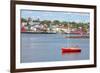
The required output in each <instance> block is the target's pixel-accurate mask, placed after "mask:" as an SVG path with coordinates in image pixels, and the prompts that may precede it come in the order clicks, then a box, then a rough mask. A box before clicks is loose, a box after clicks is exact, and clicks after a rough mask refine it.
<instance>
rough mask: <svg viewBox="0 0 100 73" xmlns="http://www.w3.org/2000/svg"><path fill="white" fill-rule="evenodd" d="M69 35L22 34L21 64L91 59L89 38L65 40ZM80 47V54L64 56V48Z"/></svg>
mask: <svg viewBox="0 0 100 73" xmlns="http://www.w3.org/2000/svg"><path fill="white" fill-rule="evenodd" d="M65 36H69V35H68V34H25V33H22V34H21V63H26V62H27V63H28V62H29V63H30V62H48V61H69V60H87V59H89V53H90V52H89V38H85V39H82V38H80V39H77V38H76V39H72V38H70V39H69V38H65ZM69 46H79V47H80V48H81V52H80V53H74V54H67V53H66V54H62V52H61V48H62V47H69Z"/></svg>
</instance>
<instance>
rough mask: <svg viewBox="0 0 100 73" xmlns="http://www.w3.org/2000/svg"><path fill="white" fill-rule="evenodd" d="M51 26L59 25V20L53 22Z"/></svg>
mask: <svg viewBox="0 0 100 73" xmlns="http://www.w3.org/2000/svg"><path fill="white" fill-rule="evenodd" d="M52 24H53V25H58V24H60V21H59V20H54V21H53V23H52Z"/></svg>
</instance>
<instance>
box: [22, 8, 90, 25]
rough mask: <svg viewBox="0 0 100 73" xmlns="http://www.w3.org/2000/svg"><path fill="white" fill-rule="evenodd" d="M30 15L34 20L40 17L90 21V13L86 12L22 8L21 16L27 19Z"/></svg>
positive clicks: (44, 18) (42, 18)
mask: <svg viewBox="0 0 100 73" xmlns="http://www.w3.org/2000/svg"><path fill="white" fill-rule="evenodd" d="M28 17H31V18H32V19H34V20H35V19H37V18H39V19H40V20H41V21H42V20H51V21H53V20H59V21H66V22H83V23H87V22H90V14H89V13H84V12H81V13H79V12H67V11H66V12H64V11H43V10H42V11H39V10H38V11H37V10H21V18H25V19H27V18H28Z"/></svg>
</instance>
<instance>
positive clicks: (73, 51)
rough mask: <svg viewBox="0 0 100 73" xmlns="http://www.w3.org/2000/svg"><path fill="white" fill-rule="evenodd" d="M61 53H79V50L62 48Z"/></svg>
mask: <svg viewBox="0 0 100 73" xmlns="http://www.w3.org/2000/svg"><path fill="white" fill-rule="evenodd" d="M61 50H62V53H80V52H81V49H80V48H76V47H68V48H62V49H61Z"/></svg>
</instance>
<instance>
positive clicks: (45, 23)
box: [21, 17, 89, 34]
mask: <svg viewBox="0 0 100 73" xmlns="http://www.w3.org/2000/svg"><path fill="white" fill-rule="evenodd" d="M21 32H22V33H23V32H32V33H70V34H89V23H80V22H78V23H76V22H66V21H62V22H61V21H59V20H54V21H50V20H42V21H41V20H40V19H39V18H37V19H32V18H30V17H29V18H27V19H25V18H21Z"/></svg>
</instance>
